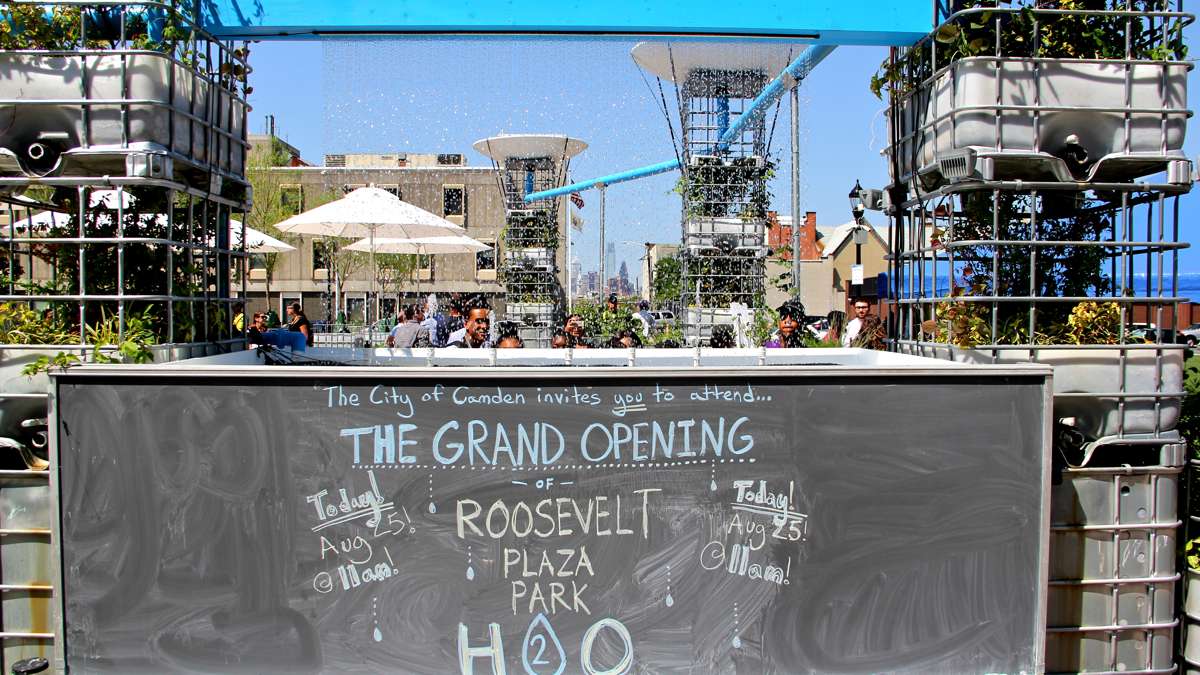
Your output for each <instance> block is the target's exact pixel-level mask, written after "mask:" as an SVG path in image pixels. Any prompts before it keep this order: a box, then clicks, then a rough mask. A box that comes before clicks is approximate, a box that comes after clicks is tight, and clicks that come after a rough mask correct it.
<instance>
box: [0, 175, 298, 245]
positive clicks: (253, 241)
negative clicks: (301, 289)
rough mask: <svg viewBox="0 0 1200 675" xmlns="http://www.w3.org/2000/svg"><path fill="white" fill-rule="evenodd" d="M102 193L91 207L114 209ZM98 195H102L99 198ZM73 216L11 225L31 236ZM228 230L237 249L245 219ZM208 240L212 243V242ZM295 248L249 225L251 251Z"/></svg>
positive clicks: (45, 215) (162, 221) (50, 215)
mask: <svg viewBox="0 0 1200 675" xmlns="http://www.w3.org/2000/svg"><path fill="white" fill-rule="evenodd" d="M102 192H105V191H96V192H93V193H92V196H93V197H92V208H100V207H103V208H106V209H110V210H111V209H113V208H114V207H113V206H112V205H111V204H110V202H109V199H110V198H108V197H103V196H101V195H102ZM108 192H111V194H113V195H115V194H116V191H115V190H113V191H108ZM98 196H99V198H97V197H98ZM111 201H112V202H114V203H115V197H113V198H111ZM70 218H71V217H70V216H69V215H68V214H65V213H57V212H55V211H42V212H41V213H37V214H34V215H32V216H30V217H28V218H22V219H20V220H17V221H15V222H13V224H12V228H13V230H14V231H15V232H16V234H17V236H20V237H24V236H29V233H30V232H32V233H35V234H41V233H45V232H48V231H50V228H52V227H54V226H56V225H59V226H64V225H67V224H68V223H69V222H71V221H70ZM166 219H167V217H166V216H165V215H163V214H161V213H160V214H156V215H155V216H154V221H155V223H157V224H159V225H164V226H165V225H166V222H167V220H166ZM7 233H8V227H0V237H2V236H4V235H6V234H7ZM229 233H230V247H231V248H233V249H234V250H237V249H238V248H239V245H240V244H241V241H242V222H241V221H240V220H236V219H233V218H230V219H229ZM209 243H210V245H212V242H209ZM294 250H296V247H295V246H292V245H291V244H288V243H286V242H283V241H280V240H278V239H276V238H275V237H272V236H271V235H269V234H267V233H265V232H259V231H258V230H256V229H254V228H253V227H250V226H249V225H247V226H246V251H247V252H248V253H284V252H287V251H294Z"/></svg>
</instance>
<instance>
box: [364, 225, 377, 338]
mask: <svg viewBox="0 0 1200 675" xmlns="http://www.w3.org/2000/svg"><path fill="white" fill-rule="evenodd" d="M369 233H370V236H371V304H372V305H374V306H375V318H374V320H371V319H368V320H367V340H368V341H370V342H374V340H375V337H374V335H373V333H374V332H375V321H378V320H379V296H378V294H376V293H375V228H373V227H372V228H371V229H370V230H369ZM369 307H370V305H368V308H369Z"/></svg>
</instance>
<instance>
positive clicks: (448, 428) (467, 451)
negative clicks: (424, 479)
mask: <svg viewBox="0 0 1200 675" xmlns="http://www.w3.org/2000/svg"><path fill="white" fill-rule="evenodd" d="M461 428H462V427H461V426H460V425H459V423H458V422H455V421H453V420H452V421H450V422H446V423H445V424H443V425H442V426H441V427H439V428H438V430H437V432H436V433H434V435H433V458H434V459H435V460H436V461H437V462H438V463H439V464H457V463H460V462H465V463H466V464H469V465H471V466H475V465H476V464H480V465H484V466H495V465H498V464H500V463H501V461H502V460H503V461H504V462H505V463H507V464H508V465H509V466H547V465H550V464H553V463H555V462H557V461H558V460H559V458H561V457H562V456H563V453H564V452H566V449H567V445H566V440H565V439H564V438H563V434H562V432H561V431H559V430H558V428H557V427H555V426H554V425H553V424H548V423H546V422H534V423H533V424H532V425H530V426H526V425H525V424H517V425H516V434H513V433H511V432H510V431H509V428H508V427H507V426H506V425H504V424H503V423H496V424H494V425H490V426H489V424H488V423H487V422H484V421H482V420H471V421H470V422H467V425H466V429H465V431H466V433H465V434H463V433H461V432H460V429H461ZM514 438H515V439H516V445H515V447H514V445H513V442H512V441H513V439H514Z"/></svg>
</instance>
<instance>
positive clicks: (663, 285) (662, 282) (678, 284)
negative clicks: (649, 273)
mask: <svg viewBox="0 0 1200 675" xmlns="http://www.w3.org/2000/svg"><path fill="white" fill-rule="evenodd" d="M682 274H683V267H682V265H681V264H680V263H679V258H675V257H669V258H659V259H658V262H656V263H654V284H653V287H652V288H651V293H652V297H653V298H654V301H655V302H656V303H659V304H662V303H667V302H678V301H679V295H680V293H682V291H683V278H682Z"/></svg>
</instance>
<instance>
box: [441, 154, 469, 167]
mask: <svg viewBox="0 0 1200 675" xmlns="http://www.w3.org/2000/svg"><path fill="white" fill-rule="evenodd" d="M437 163H438V164H439V165H441V166H462V163H463V156H462V155H460V154H445V155H438V156H437Z"/></svg>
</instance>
